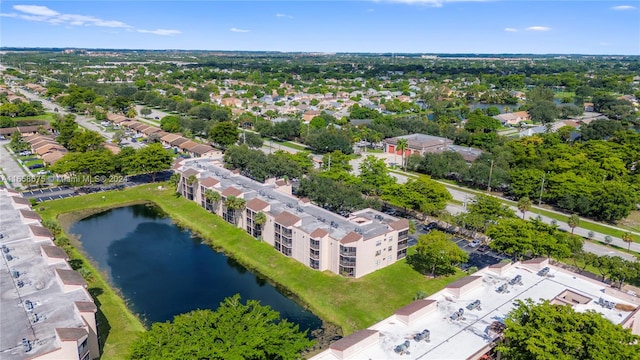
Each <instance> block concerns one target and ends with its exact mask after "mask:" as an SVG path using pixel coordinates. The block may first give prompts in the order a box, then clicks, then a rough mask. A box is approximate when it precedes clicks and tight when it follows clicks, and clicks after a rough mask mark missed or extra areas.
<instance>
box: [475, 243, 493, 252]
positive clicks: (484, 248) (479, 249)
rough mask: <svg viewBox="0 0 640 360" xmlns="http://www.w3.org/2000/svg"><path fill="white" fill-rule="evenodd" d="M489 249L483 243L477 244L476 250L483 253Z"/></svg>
mask: <svg viewBox="0 0 640 360" xmlns="http://www.w3.org/2000/svg"><path fill="white" fill-rule="evenodd" d="M489 250H491V248H490V247H489V245H485V244H483V245H480V246H478V252H481V253H484V252H487V251H489Z"/></svg>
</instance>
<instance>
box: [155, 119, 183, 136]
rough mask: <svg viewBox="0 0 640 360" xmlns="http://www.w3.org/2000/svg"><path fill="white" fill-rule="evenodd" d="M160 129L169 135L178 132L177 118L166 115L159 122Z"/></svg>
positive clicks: (178, 121) (178, 122)
mask: <svg viewBox="0 0 640 360" xmlns="http://www.w3.org/2000/svg"><path fill="white" fill-rule="evenodd" d="M160 128H161V129H162V130H164V131H166V132H170V133H176V132H179V131H180V119H179V118H178V117H177V116H173V115H167V116H165V117H163V118H162V120H160Z"/></svg>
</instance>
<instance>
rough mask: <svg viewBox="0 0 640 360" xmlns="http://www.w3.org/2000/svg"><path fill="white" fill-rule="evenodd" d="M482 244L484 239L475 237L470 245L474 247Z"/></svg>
mask: <svg viewBox="0 0 640 360" xmlns="http://www.w3.org/2000/svg"><path fill="white" fill-rule="evenodd" d="M480 244H482V241H480V240H478V239H474V240H473V241H472V242H470V243H469V246H470V247H472V248H474V247H478V246H480Z"/></svg>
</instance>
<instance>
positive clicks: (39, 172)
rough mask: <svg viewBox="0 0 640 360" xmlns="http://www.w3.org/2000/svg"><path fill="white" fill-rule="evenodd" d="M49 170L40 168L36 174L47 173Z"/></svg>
mask: <svg viewBox="0 0 640 360" xmlns="http://www.w3.org/2000/svg"><path fill="white" fill-rule="evenodd" d="M48 173H49V172H48V171H47V170H40V171H38V172H37V173H36V174H38V175H47V174H48Z"/></svg>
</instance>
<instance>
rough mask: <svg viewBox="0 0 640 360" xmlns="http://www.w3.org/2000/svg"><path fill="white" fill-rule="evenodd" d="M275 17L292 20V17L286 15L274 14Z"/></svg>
mask: <svg viewBox="0 0 640 360" xmlns="http://www.w3.org/2000/svg"><path fill="white" fill-rule="evenodd" d="M276 17H277V18H287V19H293V16H291V15H287V14H280V13H278V14H276Z"/></svg>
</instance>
